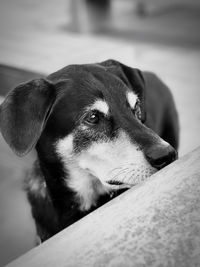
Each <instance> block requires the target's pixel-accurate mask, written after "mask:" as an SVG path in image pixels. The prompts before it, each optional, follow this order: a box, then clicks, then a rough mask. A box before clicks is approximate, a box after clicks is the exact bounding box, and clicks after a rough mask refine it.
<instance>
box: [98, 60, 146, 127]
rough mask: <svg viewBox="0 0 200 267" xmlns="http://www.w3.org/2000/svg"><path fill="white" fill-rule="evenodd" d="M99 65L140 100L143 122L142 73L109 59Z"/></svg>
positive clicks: (143, 93) (143, 81)
mask: <svg viewBox="0 0 200 267" xmlns="http://www.w3.org/2000/svg"><path fill="white" fill-rule="evenodd" d="M100 65H103V66H104V67H106V69H107V70H108V71H110V72H112V73H113V74H115V75H117V76H118V77H119V78H120V79H121V80H122V81H123V82H124V83H125V84H126V85H127V86H128V87H129V88H131V89H132V90H133V92H134V93H136V94H137V96H138V97H139V99H140V102H141V107H142V110H141V120H142V121H143V122H144V121H145V117H146V114H145V108H144V105H145V80H144V77H143V74H142V71H140V70H139V69H136V68H131V67H129V66H126V65H124V64H122V63H120V62H118V61H116V60H113V59H109V60H106V61H104V62H102V63H100Z"/></svg>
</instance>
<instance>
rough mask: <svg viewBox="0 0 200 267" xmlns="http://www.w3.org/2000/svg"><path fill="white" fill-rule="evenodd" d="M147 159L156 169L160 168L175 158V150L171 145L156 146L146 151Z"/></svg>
mask: <svg viewBox="0 0 200 267" xmlns="http://www.w3.org/2000/svg"><path fill="white" fill-rule="evenodd" d="M146 157H147V160H148V161H149V163H150V164H151V165H152V166H153V167H155V168H156V169H162V168H163V167H165V166H167V165H168V164H170V163H171V162H173V161H174V160H176V159H177V152H176V150H175V149H174V148H173V147H172V146H170V145H169V146H168V147H157V146H155V147H154V148H153V149H151V150H149V151H148V152H147V153H146Z"/></svg>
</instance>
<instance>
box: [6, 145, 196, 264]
mask: <svg viewBox="0 0 200 267" xmlns="http://www.w3.org/2000/svg"><path fill="white" fill-rule="evenodd" d="M199 162H200V149H197V150H195V151H194V152H192V153H190V154H188V155H187V156H185V157H183V158H182V159H180V160H179V161H176V162H175V163H173V164H172V165H171V166H168V167H166V168H165V169H163V170H162V171H160V172H158V173H157V174H155V175H153V176H152V177H151V178H150V179H149V180H148V181H147V182H145V183H144V184H142V185H140V186H138V187H135V188H132V189H130V190H129V191H128V192H126V193H124V194H123V195H121V196H120V197H118V198H116V199H115V200H113V201H111V202H109V203H108V204H106V205H104V206H103V207H101V208H99V209H98V210H96V211H95V212H93V213H91V214H89V215H88V216H87V217H85V218H84V219H82V220H80V221H79V222H78V223H75V224H74V225H72V226H71V227H69V228H68V229H66V230H64V231H63V232H61V233H59V234H58V235H56V236H55V237H53V238H52V239H50V240H49V241H47V242H45V243H44V244H43V245H41V246H40V247H38V248H35V249H33V250H32V251H30V252H29V253H27V254H26V255H25V256H24V257H21V258H20V259H18V260H16V261H15V262H13V263H11V264H10V265H9V266H10V267H17V266H27V267H28V266H48V267H49V266H59V267H62V266H95V267H96V266H102V267H103V266H115V267H116V266H154V267H155V266H179V267H181V266H190V267H192V266H198V264H199V263H200V166H199Z"/></svg>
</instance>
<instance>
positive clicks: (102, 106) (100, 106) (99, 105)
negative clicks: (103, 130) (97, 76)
mask: <svg viewBox="0 0 200 267" xmlns="http://www.w3.org/2000/svg"><path fill="white" fill-rule="evenodd" d="M89 109H91V110H93V109H95V110H98V111H100V112H102V113H104V114H105V115H108V112H109V106H108V104H107V103H106V101H104V100H101V99H97V100H96V101H95V102H94V103H93V104H92V105H91V106H90V107H89Z"/></svg>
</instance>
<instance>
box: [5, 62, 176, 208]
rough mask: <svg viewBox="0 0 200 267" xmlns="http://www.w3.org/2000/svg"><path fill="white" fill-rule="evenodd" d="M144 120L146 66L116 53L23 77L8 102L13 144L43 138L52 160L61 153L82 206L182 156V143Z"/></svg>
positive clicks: (24, 146)
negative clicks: (40, 75)
mask: <svg viewBox="0 0 200 267" xmlns="http://www.w3.org/2000/svg"><path fill="white" fill-rule="evenodd" d="M144 122H145V99H144V79H143V76H142V73H141V72H140V71H139V70H137V69H133V68H130V67H127V66H125V65H123V64H121V63H119V62H116V61H113V60H108V61H105V62H102V63H100V64H91V65H73V66H68V67H66V68H64V69H62V70H60V71H58V72H56V73H53V74H52V75H50V76H49V77H47V79H39V80H33V81H29V82H27V83H25V84H21V85H19V86H18V87H17V88H15V89H14V90H13V91H11V92H10V93H9V94H8V96H7V98H6V99H5V101H4V103H3V104H2V106H1V109H0V126H1V131H2V134H3V136H4V138H5V140H6V141H7V143H8V144H9V145H10V147H11V148H12V149H13V150H14V151H15V152H16V153H17V154H19V155H24V154H26V153H28V152H29V151H30V150H31V149H32V148H33V147H34V146H36V149H37V152H38V155H39V158H41V159H42V160H43V161H44V162H48V164H51V163H52V164H53V163H54V162H55V161H60V162H61V163H62V166H63V169H64V170H65V171H64V173H65V175H64V176H65V177H62V178H63V179H64V180H65V184H66V186H67V187H69V188H70V189H71V190H73V191H74V192H75V193H76V194H77V197H78V199H79V200H80V207H81V209H82V210H89V209H90V208H91V207H92V206H94V205H95V204H96V201H97V200H98V197H99V196H100V195H104V194H107V193H108V194H112V192H114V191H117V190H120V189H123V188H129V187H131V186H133V185H136V184H138V183H139V182H141V181H143V180H145V179H146V178H147V177H149V176H150V175H151V174H153V173H155V172H156V170H158V169H160V168H161V167H163V166H165V165H167V164H168V163H170V162H171V161H173V160H174V159H175V157H176V152H175V150H174V149H173V148H172V147H171V146H170V145H169V144H168V143H166V142H165V141H164V140H162V139H161V138H160V137H159V136H158V135H157V134H156V133H154V132H153V131H152V130H150V129H149V128H147V127H146V126H145V125H144ZM55 179H56V177H55Z"/></svg>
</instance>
